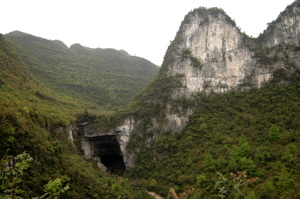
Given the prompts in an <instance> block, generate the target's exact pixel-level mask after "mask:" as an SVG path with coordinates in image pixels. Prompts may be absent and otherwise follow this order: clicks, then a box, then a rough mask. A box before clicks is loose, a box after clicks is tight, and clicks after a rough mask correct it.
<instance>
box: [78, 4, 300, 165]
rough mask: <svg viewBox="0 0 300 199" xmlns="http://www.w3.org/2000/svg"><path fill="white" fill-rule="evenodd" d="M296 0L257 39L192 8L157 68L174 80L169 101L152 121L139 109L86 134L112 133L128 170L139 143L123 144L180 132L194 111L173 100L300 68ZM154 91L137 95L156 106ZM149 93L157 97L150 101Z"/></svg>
mask: <svg viewBox="0 0 300 199" xmlns="http://www.w3.org/2000/svg"><path fill="white" fill-rule="evenodd" d="M299 2H300V0H298V1H296V2H295V3H294V4H292V5H291V6H289V7H288V8H287V10H286V11H285V12H283V13H282V14H281V15H280V16H279V18H278V19H277V20H276V21H275V22H274V23H272V25H271V26H270V27H269V28H268V29H267V30H266V31H265V32H264V34H263V35H261V36H260V37H259V38H257V39H254V38H250V37H248V36H247V35H245V34H244V33H241V31H240V30H239V28H237V26H236V25H235V23H234V21H233V20H231V19H230V17H229V16H227V15H226V13H225V12H224V11H222V10H219V9H216V8H212V9H205V8H199V9H195V10H193V11H191V12H190V13H189V14H188V15H187V16H186V17H185V19H184V21H183V22H182V24H181V27H180V29H179V31H178V33H177V35H176V37H175V39H174V41H173V42H172V43H171V45H170V46H169V48H168V50H167V53H166V56H165V59H164V63H163V66H162V67H161V71H160V75H161V76H162V77H166V78H169V79H174V81H175V80H176V82H177V84H176V86H175V87H172V88H170V89H171V92H170V93H171V94H170V98H169V100H170V101H169V102H166V103H167V105H166V106H164V108H163V109H161V110H159V114H157V115H151V118H150V119H149V117H148V115H147V112H145V111H141V112H143V115H142V116H141V114H139V116H133V115H132V116H129V117H127V118H125V119H124V120H123V121H122V122H120V124H119V125H117V126H116V127H115V128H111V129H110V130H108V131H101V130H100V129H99V128H98V130H97V131H96V132H95V129H97V128H94V127H93V128H86V132H85V133H84V135H85V136H87V137H93V136H96V135H99V134H103V133H105V134H111V133H116V136H117V140H118V143H119V145H120V149H121V151H122V154H123V157H124V162H125V165H126V167H127V168H131V167H133V166H134V162H135V157H136V154H137V153H138V152H139V147H138V146H135V149H134V150H130V151H129V150H128V149H127V147H126V146H127V145H128V143H129V142H130V141H132V140H133V136H134V135H135V136H136V135H139V136H141V137H142V142H143V143H139V144H140V145H146V146H147V145H148V144H149V143H150V142H151V141H152V140H153V139H155V138H156V137H157V136H159V133H161V132H166V131H172V132H179V131H181V130H182V128H183V127H184V126H185V125H186V123H187V122H188V118H189V116H190V115H192V114H193V113H194V111H195V106H194V105H193V104H190V105H189V106H188V107H185V108H184V107H180V106H179V107H178V104H176V103H175V104H174V103H172V102H173V101H176V100H180V99H186V100H193V99H194V96H196V95H198V94H199V93H204V94H212V93H225V92H228V91H234V90H242V91H243V90H247V89H249V88H253V87H255V88H260V87H261V86H263V85H264V84H266V83H268V82H270V81H271V80H272V79H274V78H275V76H276V75H275V74H278V71H283V72H284V73H285V74H288V75H291V74H293V72H294V71H297V70H299V63H300V52H299V50H298V49H299V41H300V39H299V29H300V26H299V20H300V15H299V14H300V12H299V11H300V9H299V4H300V3H299ZM280 75H281V74H279V76H280ZM277 76H278V75H277ZM153 90H154V89H152V90H151V89H150V90H145V91H144V93H142V94H141V95H145V96H147V95H148V96H150V97H149V99H147V103H148V104H150V106H151V104H152V106H154V105H155V104H154V102H155V99H159V98H160V97H159V96H155V94H156V93H151V92H154V91H153ZM147 92H148V93H147ZM163 92H164V91H162V92H161V93H163ZM153 96H155V97H156V98H155V97H154V99H152V98H153ZM141 109H143V108H141ZM146 117H147V118H148V119H147V121H146V122H145V118H146ZM88 129H90V130H88ZM90 148H91V146H90V145H89V144H88V143H85V141H83V142H82V149H83V151H85V156H86V157H91V152H90V151H89V149H90Z"/></svg>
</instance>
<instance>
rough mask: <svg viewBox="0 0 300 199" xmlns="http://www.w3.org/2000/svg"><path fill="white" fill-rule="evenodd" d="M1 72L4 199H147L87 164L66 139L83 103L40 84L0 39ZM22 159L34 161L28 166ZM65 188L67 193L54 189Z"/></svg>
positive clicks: (0, 150) (0, 144) (0, 177)
mask: <svg viewBox="0 0 300 199" xmlns="http://www.w3.org/2000/svg"><path fill="white" fill-rule="evenodd" d="M0 69H1V73H0V107H1V109H0V135H1V136H0V137H1V141H0V160H1V164H0V166H1V168H0V180H1V186H0V197H1V198H2V197H5V198H18V197H23V198H32V197H35V196H42V195H43V194H44V191H45V190H46V191H47V192H48V191H53V193H52V192H51V193H52V194H54V195H55V194H56V195H57V194H59V195H61V198H146V197H147V196H145V193H144V192H142V191H139V190H133V189H132V188H131V187H130V183H128V181H127V180H126V179H124V180H121V179H118V178H115V177H113V176H106V175H104V174H103V173H101V172H100V171H99V169H98V167H97V166H96V165H95V163H94V162H92V161H91V162H89V161H86V160H84V159H83V157H82V156H81V154H80V152H79V151H78V150H77V149H75V148H74V147H73V146H72V144H71V142H70V141H69V140H68V139H67V131H68V128H67V127H68V126H69V125H70V124H71V123H72V122H74V121H75V116H76V114H78V113H80V112H81V111H82V110H81V109H80V108H79V107H81V103H80V102H78V101H76V100H71V99H70V98H68V97H65V96H61V95H57V94H56V93H55V92H53V91H52V90H51V89H48V88H47V87H46V86H45V85H43V84H41V83H40V82H39V81H38V80H36V79H35V78H34V77H33V76H32V75H31V74H30V72H29V71H28V70H27V68H26V66H25V64H24V63H23V62H22V60H21V59H20V57H19V56H18V55H17V53H16V52H15V51H14V49H13V48H12V46H11V45H10V44H9V43H8V42H7V41H6V40H5V39H4V37H3V36H2V35H0ZM24 152H26V153H24ZM20 154H28V155H30V158H29V157H28V158H27V159H28V160H30V161H26V162H25V163H26V165H25V164H23V160H22V161H18V157H20ZM14 157H16V158H14ZM25 160H26V159H25ZM20 166H21V167H20ZM25 166H26V168H25ZM10 168H11V169H10ZM19 174H20V175H19ZM57 179H59V180H57ZM67 184H68V190H67V189H59V190H57V189H56V188H55V187H56V185H57V186H58V187H61V188H63V185H64V186H65V185H67ZM44 186H45V187H44ZM2 194H4V195H2ZM52 198H55V197H54V196H53V197H52Z"/></svg>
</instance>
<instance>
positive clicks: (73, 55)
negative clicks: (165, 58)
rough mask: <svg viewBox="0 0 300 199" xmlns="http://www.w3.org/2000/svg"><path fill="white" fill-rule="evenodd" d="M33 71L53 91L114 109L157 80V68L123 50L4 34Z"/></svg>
mask: <svg viewBox="0 0 300 199" xmlns="http://www.w3.org/2000/svg"><path fill="white" fill-rule="evenodd" d="M5 38H6V39H8V40H9V41H11V42H12V44H13V45H14V47H15V49H16V51H17V53H18V54H19V55H20V56H21V59H22V60H23V61H24V62H25V63H26V65H27V66H28V67H29V70H30V72H31V73H32V74H33V75H34V76H35V77H36V78H37V79H39V80H40V81H41V82H43V83H44V84H46V85H47V86H49V87H50V88H52V89H53V90H54V91H56V92H59V93H63V94H67V95H69V96H71V97H73V98H77V99H80V100H82V101H85V102H89V103H90V106H91V107H93V106H95V105H100V106H104V107H107V108H115V107H119V106H122V105H125V104H127V103H128V102H129V101H130V100H131V99H132V97H133V96H134V95H135V94H137V93H138V92H139V91H141V90H142V88H144V87H145V86H146V84H147V83H148V82H149V81H150V80H152V79H154V77H155V75H156V74H157V72H158V67H157V66H156V65H154V64H152V63H151V62H150V61H148V60H146V59H143V58H140V57H136V56H130V55H129V54H128V53H127V52H125V51H124V50H120V51H118V50H115V49H100V48H97V49H92V48H87V47H83V46H81V45H80V44H74V45H72V46H71V47H70V48H68V47H67V46H66V45H65V44H64V43H63V42H61V41H58V40H54V41H51V40H47V39H43V38H40V37H36V36H33V35H30V34H26V33H23V32H19V31H15V32H11V33H9V34H6V35H5Z"/></svg>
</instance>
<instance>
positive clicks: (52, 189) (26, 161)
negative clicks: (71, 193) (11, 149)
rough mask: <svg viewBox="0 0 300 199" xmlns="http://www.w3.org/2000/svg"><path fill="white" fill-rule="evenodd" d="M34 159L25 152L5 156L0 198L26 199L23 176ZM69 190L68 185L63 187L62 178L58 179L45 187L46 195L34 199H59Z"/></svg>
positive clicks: (0, 177) (0, 175)
mask: <svg viewBox="0 0 300 199" xmlns="http://www.w3.org/2000/svg"><path fill="white" fill-rule="evenodd" d="M32 160H33V159H32V157H31V156H30V155H29V154H28V153H26V152H23V153H22V154H20V155H17V156H15V157H13V156H5V157H3V158H2V159H1V161H0V168H1V170H0V181H1V184H0V198H4V199H17V198H25V197H26V195H28V193H26V192H25V191H24V190H23V188H22V187H21V184H22V181H23V179H22V178H23V174H24V172H25V170H27V169H28V168H29V166H30V162H31V161H32ZM68 189H69V186H68V185H66V186H64V187H63V183H62V181H61V179H60V178H56V179H55V180H54V181H49V182H48V183H47V184H46V185H45V186H44V191H45V192H46V193H45V194H44V195H42V196H39V197H34V198H33V199H43V198H46V199H58V198H59V197H60V195H61V194H62V193H65V192H66V191H67V190H68Z"/></svg>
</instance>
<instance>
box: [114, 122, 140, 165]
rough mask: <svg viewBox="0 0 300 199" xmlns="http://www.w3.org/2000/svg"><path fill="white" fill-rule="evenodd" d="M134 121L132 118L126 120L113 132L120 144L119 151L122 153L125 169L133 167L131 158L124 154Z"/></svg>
mask: <svg viewBox="0 0 300 199" xmlns="http://www.w3.org/2000/svg"><path fill="white" fill-rule="evenodd" d="M135 124H136V121H135V119H134V118H133V117H129V118H126V119H125V120H124V121H123V123H122V124H121V125H119V126H117V127H116V129H115V131H116V132H118V136H117V139H118V142H119V144H120V149H121V151H122V153H123V159H124V163H125V166H126V167H127V168H131V167H133V159H132V158H133V157H132V156H131V155H130V154H128V153H127V152H126V146H127V143H128V141H129V138H130V134H131V133H132V131H133V129H134V126H135Z"/></svg>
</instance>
